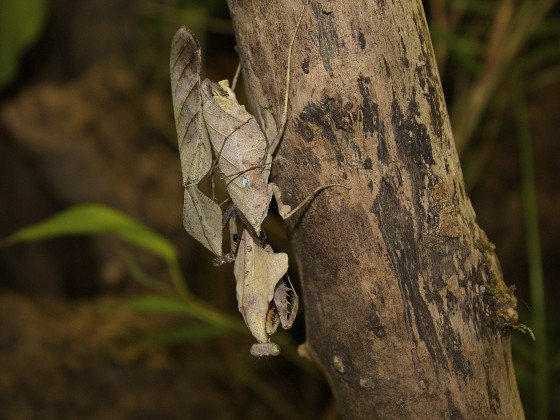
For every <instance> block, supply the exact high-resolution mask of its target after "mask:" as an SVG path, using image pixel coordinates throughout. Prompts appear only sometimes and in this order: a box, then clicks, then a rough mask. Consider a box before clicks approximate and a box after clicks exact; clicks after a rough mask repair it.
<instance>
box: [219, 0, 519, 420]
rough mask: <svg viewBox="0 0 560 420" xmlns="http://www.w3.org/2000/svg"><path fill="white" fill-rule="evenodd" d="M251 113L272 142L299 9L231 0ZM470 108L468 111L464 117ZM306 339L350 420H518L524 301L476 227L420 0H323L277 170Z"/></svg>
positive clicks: (299, 46) (298, 59) (312, 20)
mask: <svg viewBox="0 0 560 420" xmlns="http://www.w3.org/2000/svg"><path fill="white" fill-rule="evenodd" d="M229 6H230V10H231V14H232V18H233V23H234V27H235V31H236V35H237V41H238V48H239V53H240V56H241V62H242V65H243V73H244V78H245V83H246V87H247V91H248V95H249V97H250V101H251V105H252V109H253V112H254V114H255V116H256V117H257V118H258V119H259V120H260V121H261V124H262V125H263V127H264V128H265V130H266V132H267V134H268V138H270V139H272V138H273V137H274V134H275V133H276V123H275V121H279V119H280V114H281V109H282V100H283V94H284V91H285V69H286V57H287V48H288V44H289V40H290V38H291V36H292V34H293V31H294V29H295V24H296V21H297V17H298V14H299V12H300V10H301V6H302V3H301V2H300V1H296V0H282V1H274V2H272V1H259V0H243V1H235V0H229ZM466 112H468V110H466ZM272 173H273V180H274V181H275V182H277V183H278V184H279V185H280V187H281V188H282V190H283V192H284V198H285V202H287V203H290V204H295V203H298V202H299V201H300V200H301V199H303V198H304V197H305V196H306V195H307V194H308V193H309V192H310V191H312V190H313V189H314V188H315V187H317V186H318V185H322V184H327V183H333V182H340V183H344V184H346V185H348V186H350V187H351V188H352V190H351V191H346V190H343V189H330V190H327V191H325V192H323V193H322V194H321V195H320V196H319V197H318V198H317V199H316V200H315V201H314V202H313V203H312V205H311V206H310V207H309V208H308V209H307V211H305V212H303V214H300V215H296V216H294V218H292V219H290V220H289V221H288V225H289V227H290V230H291V235H292V242H293V246H294V252H295V254H296V258H297V264H298V266H299V272H300V275H301V282H302V288H303V300H304V302H305V320H306V325H307V342H306V344H305V346H302V348H301V353H302V354H306V355H308V356H309V357H311V358H313V359H314V360H315V361H316V362H317V363H318V364H319V365H320V366H321V368H322V370H323V371H324V373H325V375H326V377H327V378H328V381H329V383H330V384H331V387H332V390H333V392H334V395H335V398H336V399H337V402H338V404H339V408H340V412H341V414H342V416H343V417H344V418H348V419H359V418H365V419H371V418H395V417H404V418H454V419H458V418H473V417H474V416H476V417H479V418H508V419H513V418H522V417H523V411H522V407H521V403H520V399H519V394H518V391H517V386H516V381H515V376H514V372H513V367H512V363H511V354H510V339H509V334H508V331H509V330H510V329H511V327H513V326H515V323H516V322H517V318H516V317H517V314H516V312H515V304H516V302H515V298H514V297H513V295H512V292H511V290H509V289H508V288H507V287H505V285H504V282H503V279H502V274H501V270H500V268H499V264H498V261H497V259H496V257H495V254H494V252H493V247H492V245H491V244H490V243H489V242H488V240H487V238H486V236H485V234H484V233H483V232H482V230H481V229H480V228H479V227H478V225H477V224H476V221H475V214H474V211H473V209H472V206H471V203H470V201H469V199H468V197H467V195H466V193H465V189H464V185H463V178H462V174H461V170H460V165H459V161H458V157H457V153H456V150H455V146H454V143H453V136H452V132H451V127H450V124H449V118H448V114H447V109H446V106H445V101H444V97H443V93H442V89H441V85H440V81H439V76H438V73H437V68H436V65H435V60H434V56H433V51H432V47H431V42H430V38H429V34H428V30H427V25H426V22H425V18H424V12H423V9H422V5H421V3H420V1H415V0H395V1H385V0H378V1H371V0H370V1H366V0H355V1H344V2H343V1H338V2H335V1H323V2H319V1H313V0H311V1H310V3H309V5H308V6H307V7H306V11H305V16H304V18H303V20H302V24H301V27H300V30H299V32H298V34H297V38H296V41H295V45H294V51H293V66H292V83H291V87H290V109H289V119H288V126H287V130H286V133H285V137H284V140H283V143H282V145H281V147H280V151H279V153H278V155H277V156H276V158H275V161H274V163H273V172H272Z"/></svg>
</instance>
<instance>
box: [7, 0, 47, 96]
mask: <svg viewBox="0 0 560 420" xmlns="http://www.w3.org/2000/svg"><path fill="white" fill-rule="evenodd" d="M46 18H47V0H2V1H0V46H1V47H0V90H2V89H3V88H5V87H6V86H7V85H8V84H9V83H10V82H11V81H12V80H13V79H14V78H15V76H16V75H17V72H18V70H19V67H20V64H21V63H20V62H21V56H22V54H23V53H24V52H25V50H26V49H27V48H29V47H30V46H31V45H33V43H34V42H35V41H36V40H37V38H38V37H39V35H40V34H41V31H42V30H43V27H44V26H45V21H46Z"/></svg>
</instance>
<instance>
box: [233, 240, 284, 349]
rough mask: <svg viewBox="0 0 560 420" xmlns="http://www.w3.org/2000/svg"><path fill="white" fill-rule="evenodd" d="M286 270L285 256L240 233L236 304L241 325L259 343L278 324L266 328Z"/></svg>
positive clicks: (236, 262)
mask: <svg viewBox="0 0 560 420" xmlns="http://www.w3.org/2000/svg"><path fill="white" fill-rule="evenodd" d="M287 271H288V255H287V254H284V253H275V252H274V251H273V250H272V248H271V247H270V246H269V245H266V246H265V247H264V248H262V247H260V246H259V245H257V244H256V243H255V242H254V240H253V237H252V236H251V235H250V234H249V233H248V231H247V230H244V231H243V235H242V237H241V244H240V247H239V250H238V252H237V258H236V259H235V265H234V268H233V273H234V275H235V280H236V282H237V287H236V292H237V304H238V306H239V311H240V312H241V314H242V315H243V319H244V320H245V324H247V327H249V330H251V333H252V334H253V337H255V338H256V339H257V341H258V342H259V343H267V342H268V341H269V338H268V337H269V335H271V334H272V333H274V330H275V327H276V326H277V325H278V324H277V323H276V325H275V326H274V327H272V328H271V327H270V321H271V320H270V314H271V312H270V310H271V302H272V300H273V299H274V290H275V289H276V286H277V285H278V283H279V282H280V280H281V279H282V277H283V276H284V275H285V274H286V272H287ZM275 316H276V314H273V317H275Z"/></svg>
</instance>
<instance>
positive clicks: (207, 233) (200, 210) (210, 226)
mask: <svg viewBox="0 0 560 420" xmlns="http://www.w3.org/2000/svg"><path fill="white" fill-rule="evenodd" d="M183 226H184V228H185V230H186V231H187V233H188V234H189V235H191V236H192V237H193V238H194V239H196V240H197V241H198V242H200V243H201V244H202V245H204V246H205V247H206V248H208V249H209V250H210V251H212V252H213V253H214V254H216V255H222V209H221V208H220V206H219V205H218V203H216V202H215V201H214V200H211V199H209V198H208V197H206V196H205V195H204V194H202V193H201V192H200V190H199V189H198V188H197V187H196V186H194V185H187V186H186V187H185V196H184V205H183Z"/></svg>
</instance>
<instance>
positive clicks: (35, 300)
mask: <svg viewBox="0 0 560 420" xmlns="http://www.w3.org/2000/svg"><path fill="white" fill-rule="evenodd" d="M11 3H14V4H17V3H19V2H17V1H6V2H5V4H4V6H0V15H1V14H2V9H1V7H6V8H8V7H19V8H21V10H22V11H23V12H22V13H21V16H23V17H22V18H21V22H20V21H15V20H14V21H9V22H6V20H2V18H0V25H1V26H4V29H3V30H0V36H2V37H3V38H4V39H2V38H0V45H2V47H0V48H6V47H5V46H6V45H7V43H8V42H9V41H10V39H13V38H10V37H9V36H8V35H6V34H7V33H8V34H13V33H15V32H17V31H19V30H23V29H22V28H24V27H27V26H25V25H31V26H32V23H30V22H29V21H30V20H31V19H32V18H31V17H32V16H36V15H38V16H39V17H38V18H37V22H38V23H37V24H36V26H37V28H36V33H35V35H33V36H31V37H30V39H29V40H27V41H26V42H25V43H23V45H22V46H21V48H20V53H19V54H15V56H14V57H15V58H14V59H13V61H15V62H16V63H17V68H16V70H15V71H14V72H13V74H12V75H11V76H9V77H7V78H6V79H5V80H3V81H2V82H1V83H2V85H0V89H1V90H0V95H1V96H0V238H4V237H7V236H8V235H10V234H11V233H13V232H14V231H16V230H18V229H20V228H22V227H25V226H28V225H30V224H32V223H36V222H38V221H40V220H42V219H45V218H47V217H49V216H51V215H53V214H56V213H57V212H59V211H61V210H63V209H66V208H69V207H70V206H73V205H76V204H80V203H86V202H95V203H101V204H105V205H108V206H110V207H112V208H115V209H118V210H120V211H122V212H123V213H125V214H127V215H129V216H131V217H134V218H135V219H137V220H139V221H141V222H142V223H144V224H146V225H147V226H149V227H151V228H152V229H153V230H155V231H157V232H158V233H160V234H161V235H163V236H164V237H166V238H168V239H169V240H171V241H172V242H173V243H174V244H175V246H176V247H177V249H178V250H179V254H180V263H181V268H182V271H183V275H184V277H185V278H186V280H187V283H188V285H189V287H190V289H191V290H193V291H194V292H195V293H196V294H197V295H198V296H199V297H201V298H203V299H204V300H206V301H207V302H209V303H210V304H211V305H212V306H213V307H214V308H219V310H221V311H223V312H224V313H228V314H230V315H231V316H234V317H238V318H239V319H241V317H240V315H239V313H238V312H237V304H236V301H235V295H234V282H233V276H232V273H231V267H223V268H220V269H215V268H209V267H210V259H211V255H209V254H208V253H207V252H206V250H205V249H203V247H201V246H200V245H199V244H197V243H195V242H194V241H192V240H191V239H190V238H188V237H187V235H186V233H185V232H184V230H183V228H182V225H181V211H182V186H181V175H180V167H179V158H178V154H177V151H176V138H175V129H174V125H173V110H172V106H171V96H170V88H169V75H168V72H169V56H168V54H169V47H170V43H171V39H172V36H173V34H174V32H175V31H176V29H177V28H178V27H179V26H180V25H186V26H188V27H189V28H191V29H193V30H194V31H195V32H196V33H197V36H198V37H199V39H200V40H201V43H202V47H203V56H204V58H203V59H204V74H205V75H206V76H207V77H209V78H211V79H213V80H221V79H225V78H228V79H230V80H231V78H232V76H233V74H234V72H235V68H236V66H237V61H238V60H237V56H236V53H235V50H234V45H235V40H234V37H233V31H232V28H231V23H230V22H229V20H228V12H227V8H226V5H225V2H221V1H211V2H202V1H201V2H192V1H191V2H186V1H183V2H182V1H172V0H161V1H156V0H139V1H135V2H128V1H124V0H111V1H109V0H101V1H99V0H96V1H93V0H82V1H79V2H75V1H70V0H34V1H33V2H29V3H26V4H25V5H20V6H13V5H11ZM424 3H425V7H426V11H427V15H428V21H429V24H430V28H431V31H432V36H433V41H434V49H435V52H436V55H437V57H438V65H439V68H440V71H441V74H442V83H443V85H444V90H445V93H446V99H447V102H448V106H449V108H450V114H451V115H452V121H453V127H454V128H455V127H458V126H459V125H460V122H461V119H462V118H464V117H465V116H466V115H468V114H470V113H473V112H476V111H477V109H473V108H472V106H471V105H469V102H468V100H466V99H465V98H466V97H468V94H469V92H472V91H473V89H475V88H476V86H477V83H478V84H480V81H481V80H485V79H484V78H485V77H488V75H489V74H490V75H492V74H493V73H492V72H495V75H496V79H497V82H496V83H495V85H493V86H491V87H490V88H489V89H487V90H486V91H487V92H489V93H490V94H489V98H488V101H486V102H485V103H484V104H482V105H481V108H480V118H478V119H477V120H476V124H475V127H474V129H473V131H472V132H471V133H470V134H468V135H465V136H463V137H461V139H462V140H461V141H462V142H461V145H460V151H461V153H460V154H461V160H462V163H463V170H464V173H465V179H466V184H467V188H468V190H469V191H470V193H471V199H472V201H473V206H474V208H475V211H476V213H477V215H478V220H479V224H480V225H481V227H482V228H483V229H484V230H485V231H486V233H487V234H488V237H489V238H490V240H491V241H492V242H493V243H494V244H495V245H496V247H497V253H498V256H499V258H500V261H501V264H502V268H503V271H504V278H505V281H506V283H507V284H508V285H515V286H516V288H517V292H516V295H517V296H518V298H519V311H520V316H521V322H523V323H525V324H527V325H528V326H530V327H531V328H533V330H535V331H539V327H538V326H535V325H534V322H535V319H534V314H535V311H533V312H531V310H530V308H531V309H534V308H535V306H537V307H539V306H542V305H544V307H545V312H544V314H545V319H544V320H545V321H546V327H544V326H542V325H541V328H546V334H545V336H546V337H542V336H537V339H538V340H542V341H539V342H540V343H542V342H545V343H547V345H548V350H547V356H548V357H547V358H546V360H547V362H548V363H547V366H546V371H547V372H548V375H549V378H550V381H549V382H548V384H547V386H548V388H547V389H548V390H549V392H550V395H551V401H552V402H551V403H550V407H549V408H550V412H549V414H550V417H551V418H553V417H554V416H559V415H560V403H559V402H558V400H559V399H558V398H554V397H558V396H559V395H558V391H556V389H558V382H559V381H558V379H559V375H558V372H559V368H560V353H559V349H560V340H559V339H558V336H559V335H558V332H559V331H560V325H559V324H560V316H559V312H558V310H557V307H556V306H557V305H556V301H557V299H558V297H559V296H560V295H559V293H558V289H559V286H558V282H557V281H556V279H557V278H558V275H559V272H560V263H559V258H558V257H559V238H560V232H559V230H560V223H558V215H559V210H560V189H559V188H558V185H557V184H558V179H559V177H558V175H557V166H558V156H559V153H558V151H559V149H560V143H559V140H560V135H559V133H560V118H559V116H560V115H559V109H560V60H559V58H560V46H558V45H557V44H558V42H557V40H558V35H560V34H559V32H560V24H558V20H559V13H558V7H557V6H555V5H554V3H555V2H546V1H545V2H541V3H542V4H545V3H550V6H549V7H548V8H547V9H546V13H543V14H542V15H539V16H540V18H539V19H536V18H535V15H532V14H531V8H530V7H528V6H527V5H528V4H529V3H533V2H532V1H529V0H527V1H518V2H513V1H509V2H507V1H505V2H502V3H503V4H505V5H506V6H504V5H503V4H502V3H499V5H498V4H494V2H478V1H467V2H460V3H459V2H453V1H452V2H447V3H446V2H443V1H439V0H432V1H425V2H424ZM535 3H539V2H535ZM446 4H447V6H445V5H446ZM508 5H509V6H508ZM508 7H509V9H508ZM26 8H27V9H26ZM40 10H43V12H42V13H38V12H37V11H40ZM508 13H509V15H510V16H514V17H515V19H514V20H515V22H517V25H518V26H512V27H507V25H505V27H500V24H499V22H502V21H503V20H504V19H506V21H507V16H508ZM4 16H6V14H5V15H4ZM504 16H505V17H504ZM26 19H27V20H26ZM524 19H525V20H526V21H527V22H533V25H534V27H531V28H530V29H529V30H527V33H526V34H524V35H525V36H524V38H523V42H522V43H521V44H520V46H519V48H517V49H516V50H515V51H514V54H513V55H512V56H511V57H510V56H508V55H507V52H508V51H509V50H507V48H501V47H500V45H506V46H507V45H509V44H508V43H507V42H508V40H511V39H514V37H515V36H516V34H517V35H519V34H520V33H521V32H522V30H523V28H525V26H523V25H521V24H519V22H521V23H523V22H524ZM497 22H498V23H497ZM22 25H23V26H22ZM520 28H521V29H520ZM500 31H502V32H500ZM500 42H503V44H500ZM496 43H497V44H496ZM496 45H497V47H496ZM502 62H505V64H500V63H502ZM241 96H242V95H241ZM523 115H526V117H527V118H528V119H527V125H525V126H524V125H523ZM524 130H525V131H524ZM524 133H525V134H524ZM523 136H525V137H523ZM521 138H525V139H528V141H529V142H530V144H531V147H532V153H533V156H532V157H531V156H530V155H528V154H527V152H526V151H523V149H522V148H520V140H519V139H521ZM523 162H525V165H526V164H527V162H532V163H533V165H534V183H532V181H531V178H530V177H529V178H528V177H527V173H526V172H525V173H524V172H523V171H521V169H520V168H522V167H523V165H524V163H523ZM524 183H525V184H524ZM523 185H526V186H527V189H526V190H525V192H526V193H525V195H524V194H523V191H524V190H523V189H522V186H523ZM527 191H529V193H527ZM531 191H533V192H534V193H535V194H536V200H531V197H530V192H531ZM531 205H536V206H537V209H538V213H537V215H538V220H536V222H537V223H538V226H539V229H538V231H537V233H538V234H539V237H538V238H537V240H538V242H537V243H539V244H540V246H541V249H540V251H541V254H540V256H539V254H538V252H537V253H536V254H534V255H536V256H537V258H536V262H537V266H536V267H537V268H538V262H539V261H541V262H542V280H539V276H538V275H537V276H536V277H535V275H533V276H531V275H530V274H529V273H530V267H532V272H533V273H535V262H532V263H529V262H528V261H529V260H528V258H527V254H528V251H532V252H535V251H538V249H535V244H534V243H533V242H531V241H530V240H528V237H527V234H526V226H527V223H528V222H527V220H528V219H527V214H528V213H527V211H526V209H527V208H528V207H527V206H529V207H530V206H531ZM270 218H271V221H269V222H268V223H269V225H268V228H267V234H268V236H269V238H270V241H271V242H272V243H273V245H274V247H275V249H282V250H286V249H287V247H288V243H287V241H286V238H285V235H284V234H283V231H282V227H281V223H279V222H278V221H277V220H275V219H274V216H271V217H270ZM529 220H531V219H529ZM533 222H535V220H533ZM123 247H124V248H123ZM123 249H127V250H129V251H127V252H131V253H134V256H135V258H136V260H137V262H138V264H139V265H140V266H141V267H142V269H143V270H145V271H146V272H148V273H150V275H151V276H153V277H154V278H157V279H160V280H161V281H162V282H169V278H168V273H167V272H166V268H165V265H164V264H163V263H162V262H161V261H160V260H159V259H158V258H157V257H155V256H154V255H150V254H149V253H147V252H143V251H138V250H137V249H134V248H127V247H126V245H124V244H123V243H122V242H121V241H119V240H118V239H116V238H115V237H113V236H107V235H101V236H99V235H97V236H84V235H81V236H72V237H64V238H57V239H49V240H45V241H40V242H35V243H30V244H18V245H14V246H11V247H4V248H0V318H1V321H0V418H18V419H19V418H37V417H40V418H89V417H92V418H93V417H95V418H153V417H159V418H212V419H214V418H263V417H264V416H265V415H266V416H267V418H291V419H293V418H298V417H299V418H324V419H331V418H333V419H334V418H338V414H337V411H336V406H335V404H334V402H333V401H332V398H331V396H330V392H329V390H328V387H327V385H326V384H325V382H324V380H323V379H322V377H321V374H320V373H319V372H318V370H317V369H315V368H313V367H312V366H311V365H308V364H305V363H303V364H302V363H301V362H299V363H297V362H296V363H294V361H293V360H289V359H286V358H282V357H281V358H279V359H273V360H271V359H266V360H265V359H261V360H257V359H253V358H251V357H250V356H249V355H248V349H249V346H250V344H251V339H250V337H249V336H248V335H243V334H238V333H233V332H229V333H223V334H218V335H217V336H215V337H213V338H211V339H210V338H208V339H200V338H199V339H197V340H194V339H190V340H188V341H173V340H172V342H168V341H169V340H166V342H164V340H161V342H158V340H155V342H154V341H153V340H152V341H151V342H150V343H151V344H149V345H147V344H146V343H145V342H143V341H141V340H140V339H141V338H142V337H143V336H144V335H145V334H146V333H147V332H152V333H153V332H154V331H155V332H157V331H161V330H163V329H165V328H166V327H168V326H169V325H181V324H182V323H186V322H188V319H187V318H186V317H181V316H177V315H174V316H162V315H146V314H143V313H138V312H134V311H132V310H131V309H129V308H128V306H127V305H126V300H127V299H128V298H129V297H130V296H135V295H137V294H139V293H145V292H146V289H145V287H144V286H142V285H140V284H138V282H137V281H135V280H133V278H132V277H131V275H130V273H129V269H128V267H127V264H126V262H125V261H124V260H123V257H122V255H123V254H122V250H123ZM292 261H293V259H292ZM537 274H538V273H537ZM294 277H297V276H296V274H295V272H294V274H293V275H292V278H294ZM539 281H542V282H544V283H543V284H544V290H545V299H544V301H543V300H537V301H535V300H534V299H535V292H534V290H536V289H535V287H537V286H535V284H538V282H539ZM535 282H536V283H535ZM531 290H533V295H531ZM532 299H533V300H532ZM302 313H303V311H302ZM302 318H303V317H302V315H300V318H299V319H298V321H297V322H296V326H295V327H294V330H293V333H292V337H293V339H294V342H298V343H300V342H302V341H303V339H304V331H303V321H302ZM293 350H294V349H293V348H292V349H291V351H293ZM513 350H514V360H515V364H516V371H517V374H518V381H519V386H520V390H521V393H522V398H523V403H524V407H525V410H526V415H527V417H529V418H533V417H534V418H546V413H545V412H544V411H543V410H542V408H539V405H538V404H536V403H535V395H534V390H535V389H536V388H535V387H536V381H537V379H535V378H536V376H535V371H536V369H537V366H539V359H538V358H536V357H535V356H534V351H535V342H533V341H532V339H531V338H530V337H529V336H528V335H524V334H522V333H520V332H514V333H513ZM288 353H289V351H288ZM541 362H542V360H541ZM540 366H543V365H542V363H541V364H540ZM555 394H556V395H555Z"/></svg>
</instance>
